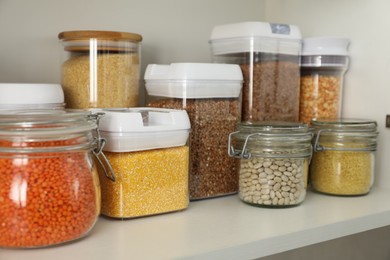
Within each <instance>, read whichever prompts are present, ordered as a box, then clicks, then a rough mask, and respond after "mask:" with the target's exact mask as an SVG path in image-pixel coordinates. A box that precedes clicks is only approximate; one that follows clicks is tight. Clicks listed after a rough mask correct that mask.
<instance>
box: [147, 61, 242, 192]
mask: <svg viewBox="0 0 390 260" xmlns="http://www.w3.org/2000/svg"><path fill="white" fill-rule="evenodd" d="M145 86H146V90H147V94H148V99H149V100H148V105H149V106H151V107H163V108H174V109H185V110H186V111H187V113H188V116H189V118H190V122H191V136H190V142H189V143H190V173H189V191H190V199H191V200H197V199H206V198H214V197H218V196H224V195H230V194H235V193H237V192H238V174H237V171H236V161H235V160H234V158H230V157H229V156H228V153H227V151H228V145H227V144H228V136H229V134H230V132H232V131H234V129H235V126H236V124H237V123H238V122H239V121H240V116H241V88H242V73H241V70H240V67H239V66H238V65H234V64H215V63H172V64H170V65H157V64H150V65H148V67H147V68H146V71H145Z"/></svg>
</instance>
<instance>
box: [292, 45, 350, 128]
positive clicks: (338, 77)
mask: <svg viewBox="0 0 390 260" xmlns="http://www.w3.org/2000/svg"><path fill="white" fill-rule="evenodd" d="M349 42H350V41H349V40H348V39H346V38H338V37H313V38H306V39H304V40H303V49H302V57H301V93H300V108H299V120H300V121H302V122H304V123H306V124H310V122H311V120H312V119H318V118H320V119H336V118H339V117H341V116H342V114H341V112H342V94H343V82H344V75H345V72H346V71H347V69H348V63H349V56H348V45H349Z"/></svg>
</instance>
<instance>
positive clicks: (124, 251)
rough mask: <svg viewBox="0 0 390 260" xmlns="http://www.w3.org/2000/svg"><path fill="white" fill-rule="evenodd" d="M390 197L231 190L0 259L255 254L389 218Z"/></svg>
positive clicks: (0, 254) (105, 222) (384, 192)
mask: <svg viewBox="0 0 390 260" xmlns="http://www.w3.org/2000/svg"><path fill="white" fill-rule="evenodd" d="M389 198H390V190H389V189H384V188H374V189H373V190H372V191H371V192H370V194H368V195H366V196H362V197H335V196H327V195H322V194H317V193H313V192H308V194H307V196H306V199H305V201H304V202H303V203H302V204H301V205H299V206H297V207H294V208H284V209H281V208H280V209H271V208H257V207H252V206H249V205H246V204H244V203H242V202H241V201H240V200H239V199H238V197H237V196H236V195H233V196H227V197H221V198H215V199H208V200H202V201H196V202H191V203H190V206H189V208H188V209H186V210H184V211H181V212H174V213H169V214H164V215H158V216H152V217H145V218H138V219H130V220H114V219H107V218H103V217H100V218H99V220H98V222H97V224H96V226H95V227H94V229H93V230H92V231H91V232H90V234H89V235H88V236H87V237H85V238H83V239H81V240H78V241H75V242H72V243H68V244H64V245H60V246H55V247H49V248H43V249H24V250H21V249H0V259H1V260H16V259H18V260H21V259H28V260H46V259H47V260H53V259H54V260H62V259H66V260H68V259H85V260H86V259H94V260H100V259H102V260H103V259H104V260H107V259H109V260H122V259H123V260H127V259H202V260H203V259H224V260H225V259H240V260H242V259H254V258H257V257H262V256H267V255H272V254H276V253H280V252H283V251H287V250H290V249H294V248H299V247H303V246H307V245H311V244H315V243H319V242H323V241H326V240H330V239H334V238H339V237H343V236H346V235H351V234H355V233H359V232H362V231H367V230H370V229H374V228H378V227H383V226H387V225H390V203H389ZM0 235H1V234H0Z"/></svg>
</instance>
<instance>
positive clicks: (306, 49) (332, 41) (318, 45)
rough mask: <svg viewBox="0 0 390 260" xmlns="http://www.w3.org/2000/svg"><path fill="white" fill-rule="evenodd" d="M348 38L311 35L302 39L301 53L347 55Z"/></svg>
mask: <svg viewBox="0 0 390 260" xmlns="http://www.w3.org/2000/svg"><path fill="white" fill-rule="evenodd" d="M349 43H350V40H349V39H347V38H342V37H311V38H305V39H303V49H302V55H303V56H306V55H334V56H348V46H349Z"/></svg>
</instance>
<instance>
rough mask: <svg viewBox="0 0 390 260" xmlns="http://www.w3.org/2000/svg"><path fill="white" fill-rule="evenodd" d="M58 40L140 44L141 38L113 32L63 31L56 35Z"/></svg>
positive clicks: (135, 35) (130, 34) (136, 35)
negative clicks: (93, 39) (95, 40)
mask: <svg viewBox="0 0 390 260" xmlns="http://www.w3.org/2000/svg"><path fill="white" fill-rule="evenodd" d="M58 38H59V39H60V40H64V41H73V40H88V39H90V38H96V39H101V40H114V41H115V40H123V41H132V42H140V41H142V36H141V35H139V34H137V33H128V32H115V31H93V30H90V31H65V32H61V33H59V34H58Z"/></svg>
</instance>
